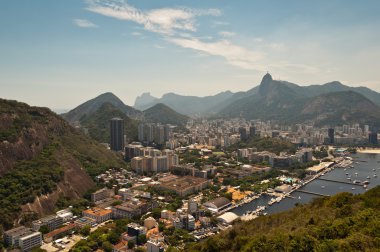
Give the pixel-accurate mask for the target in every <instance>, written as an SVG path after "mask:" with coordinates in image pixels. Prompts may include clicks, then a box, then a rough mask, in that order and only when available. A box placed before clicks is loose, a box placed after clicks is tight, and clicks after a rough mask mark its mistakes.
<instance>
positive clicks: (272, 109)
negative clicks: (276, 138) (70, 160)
mask: <svg viewBox="0 0 380 252" xmlns="http://www.w3.org/2000/svg"><path fill="white" fill-rule="evenodd" d="M144 102H145V103H144ZM157 103H163V104H166V105H168V106H170V107H171V108H173V109H175V110H177V111H180V112H181V113H183V114H186V115H203V116H206V117H207V116H208V117H213V118H234V117H243V118H246V119H263V120H278V121H282V122H286V123H300V122H304V121H311V122H314V123H315V124H316V125H318V126H325V125H326V126H327V125H332V126H333V125H337V124H344V123H354V122H358V123H363V124H368V125H372V126H380V107H379V106H380V94H379V93H377V92H375V91H373V90H371V89H368V88H365V87H349V86H345V85H343V84H341V83H340V82H337V81H334V82H329V83H326V84H323V85H311V86H299V85H296V84H294V83H290V82H287V81H278V80H273V78H272V76H271V75H270V74H269V73H268V74H266V75H265V76H264V77H263V79H262V81H261V83H260V85H258V86H256V87H254V88H252V89H250V90H248V91H246V92H238V93H231V92H229V91H226V92H223V93H219V94H217V95H215V96H206V97H194V96H181V95H176V94H173V93H169V94H165V95H164V96H163V97H162V98H155V97H152V96H151V95H150V94H149V93H145V94H144V95H142V96H140V97H138V98H137V99H136V102H135V108H144V106H152V105H153V104H157Z"/></svg>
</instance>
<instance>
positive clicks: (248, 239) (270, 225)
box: [186, 187, 380, 252]
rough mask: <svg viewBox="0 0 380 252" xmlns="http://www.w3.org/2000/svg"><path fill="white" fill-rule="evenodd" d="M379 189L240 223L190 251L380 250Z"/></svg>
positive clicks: (194, 246) (332, 198) (340, 196)
mask: <svg viewBox="0 0 380 252" xmlns="http://www.w3.org/2000/svg"><path fill="white" fill-rule="evenodd" d="M379 216H380V187H376V188H375V189H372V190H370V191H368V192H366V193H365V194H363V195H355V196H353V195H352V194H350V193H341V194H338V195H336V196H333V197H330V198H318V199H315V200H314V201H313V202H312V203H311V204H307V205H298V206H296V207H295V208H294V209H292V210H290V211H287V212H283V213H279V214H274V215H270V216H262V217H259V218H258V219H255V220H251V221H248V222H238V223H236V224H235V225H234V226H233V227H232V228H231V229H229V230H228V231H225V232H222V233H220V234H218V235H216V236H213V237H211V238H209V239H206V240H204V241H202V242H200V243H197V244H192V245H190V246H189V247H188V248H187V249H186V251H226V252H227V251H268V252H269V251H305V252H306V251H379V250H380V217H379Z"/></svg>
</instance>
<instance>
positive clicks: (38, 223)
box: [32, 215, 63, 231]
mask: <svg viewBox="0 0 380 252" xmlns="http://www.w3.org/2000/svg"><path fill="white" fill-rule="evenodd" d="M62 225H63V218H62V217H60V216H57V215H49V216H46V217H44V218H41V219H39V220H35V221H33V222H32V228H33V230H34V231H39V230H40V228H41V227H43V226H46V227H47V228H48V230H49V231H52V230H54V229H57V228H58V227H60V226H62Z"/></svg>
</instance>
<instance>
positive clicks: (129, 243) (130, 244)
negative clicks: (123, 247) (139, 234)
mask: <svg viewBox="0 0 380 252" xmlns="http://www.w3.org/2000/svg"><path fill="white" fill-rule="evenodd" d="M134 246H135V241H133V240H131V241H129V242H128V248H129V249H133V247H134Z"/></svg>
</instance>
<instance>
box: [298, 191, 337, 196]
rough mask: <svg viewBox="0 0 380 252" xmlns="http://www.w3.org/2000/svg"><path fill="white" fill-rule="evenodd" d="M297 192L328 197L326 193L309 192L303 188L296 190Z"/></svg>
mask: <svg viewBox="0 0 380 252" xmlns="http://www.w3.org/2000/svg"><path fill="white" fill-rule="evenodd" d="M297 192H301V193H307V194H311V195H317V196H322V197H329V196H330V195H326V194H322V193H316V192H309V191H304V190H297Z"/></svg>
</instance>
